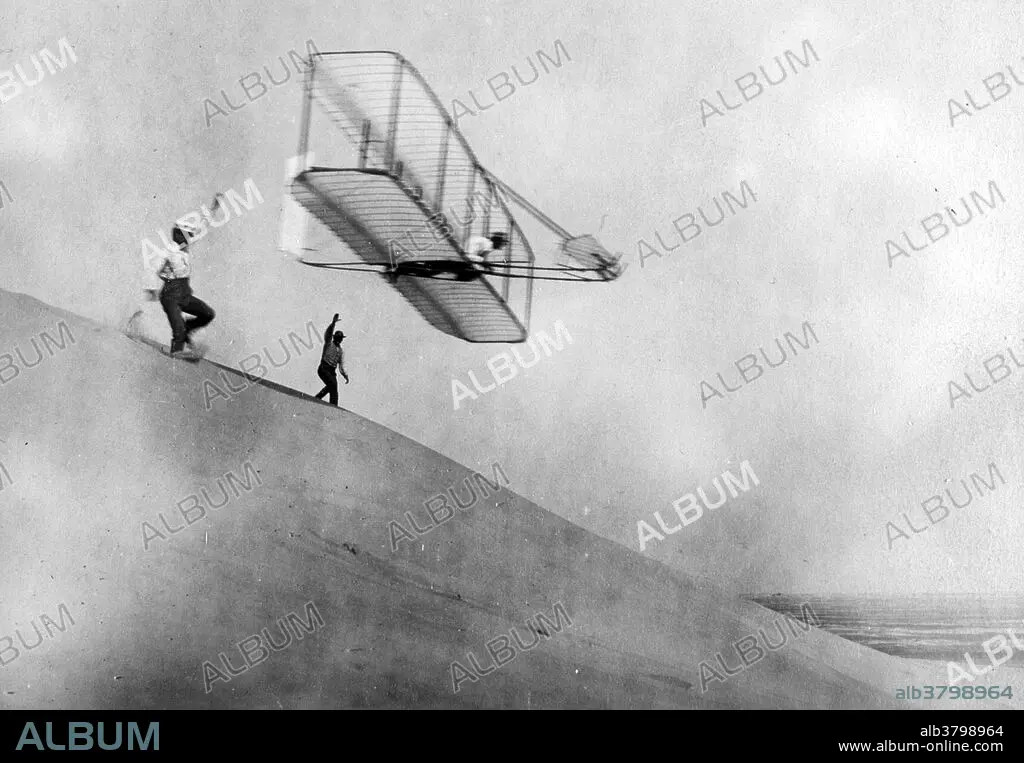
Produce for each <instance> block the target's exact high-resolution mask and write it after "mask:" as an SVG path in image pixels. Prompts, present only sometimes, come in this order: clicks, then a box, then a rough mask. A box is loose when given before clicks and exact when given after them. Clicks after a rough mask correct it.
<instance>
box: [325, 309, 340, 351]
mask: <svg viewBox="0 0 1024 763" xmlns="http://www.w3.org/2000/svg"><path fill="white" fill-rule="evenodd" d="M337 322H338V314H337V313H335V314H334V318H333V319H332V320H331V325H330V326H328V327H327V331H325V332H324V344H327V343H328V342H329V341H331V334H333V333H334V324H335V323H337Z"/></svg>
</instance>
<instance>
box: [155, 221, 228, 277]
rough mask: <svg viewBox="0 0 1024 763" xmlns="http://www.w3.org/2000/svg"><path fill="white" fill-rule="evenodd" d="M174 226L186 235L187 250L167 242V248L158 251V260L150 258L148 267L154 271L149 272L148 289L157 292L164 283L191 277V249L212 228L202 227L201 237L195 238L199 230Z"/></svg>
mask: <svg viewBox="0 0 1024 763" xmlns="http://www.w3.org/2000/svg"><path fill="white" fill-rule="evenodd" d="M174 225H175V226H177V227H178V228H181V230H182V232H183V233H184V234H185V235H186V237H187V238H188V240H189V245H188V247H187V248H181V247H178V246H176V245H175V244H174V243H173V241H170V240H168V241H167V242H166V243H168V246H167V247H165V248H164V249H161V250H159V251H160V255H161V256H160V258H156V257H154V258H152V260H151V262H150V265H151V266H153V265H155V268H156V269H155V270H150V271H149V273H150V277H149V279H148V280H149V281H150V288H152V289H157V290H159V289H160V288H162V287H163V284H164V282H166V281H171V280H174V279H176V278H190V277H191V276H192V247H193V246H195V244H196V242H198V241H200V240H201V239H203V238H205V237H206V236H208V235H209V234H210V230H211V228H212V226H210V225H204V226H203V228H205V232H203V234H202V236H199V237H198V238H196V235H197V234H198V233H199V232H200V230H199V229H196V228H194V227H193V226H191V225H189V224H188V223H187V222H183V221H175V223H174Z"/></svg>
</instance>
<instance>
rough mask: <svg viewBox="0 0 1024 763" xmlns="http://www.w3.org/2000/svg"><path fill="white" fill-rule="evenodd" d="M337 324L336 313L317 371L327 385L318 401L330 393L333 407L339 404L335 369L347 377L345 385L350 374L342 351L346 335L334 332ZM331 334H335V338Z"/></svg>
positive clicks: (326, 336) (327, 334) (329, 327)
mask: <svg viewBox="0 0 1024 763" xmlns="http://www.w3.org/2000/svg"><path fill="white" fill-rule="evenodd" d="M337 322H338V314H337V313H335V314H334V319H333V320H332V321H331V325H329V326H328V327H327V330H326V331H325V332H324V351H323V354H322V355H321V356H320V367H319V368H318V369H317V370H316V373H317V376H319V377H320V380H321V381H322V382H323V383H324V385H325V386H324V388H323V389H322V390H320V392H318V393H317V396H316V399H317V400H322V399H323V397H324V395H327V394H328V393H329V394H330V396H331V397H330V400H331V405H337V404H338V377H337V375H336V373H335V369H337V371H339V372H340V373H341V375H342V376H344V377H345V384H348V374H347V373H345V351H344V350H342V349H341V341H342V340H343V339H344V338H345V334H344V333H343V332H341V331H334V324H336V323H337ZM331 332H334V336H333V337H332V336H331ZM332 340H333V341H332Z"/></svg>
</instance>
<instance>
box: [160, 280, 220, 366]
mask: <svg viewBox="0 0 1024 763" xmlns="http://www.w3.org/2000/svg"><path fill="white" fill-rule="evenodd" d="M160 305H161V306H162V307H163V309H164V312H165V313H167V320H168V321H169V322H170V324H171V352H177V351H178V350H183V349H185V342H187V341H188V339H189V335H190V334H191V333H192V332H193V331H195V330H196V329H198V328H202V327H203V326H205V325H206V324H207V323H209V322H210V321H212V320H213V318H214V316H215V315H216V313H214V312H213V308H211V307H210V306H209V305H208V304H206V303H205V302H203V300H201V299H197V298H196V297H195V296H193V294H192V287H191V286H190V285H189V282H188V279H187V278H176V279H174V280H173V281H165V282H164V288H163V290H162V291H161V292H160ZM182 313H188V314H189V315H192V316H194V317H193V318H190V319H189V320H187V321H186V320H185V319H184V318H183V317H182V315H181V314H182Z"/></svg>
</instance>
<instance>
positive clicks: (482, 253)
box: [466, 236, 494, 262]
mask: <svg viewBox="0 0 1024 763" xmlns="http://www.w3.org/2000/svg"><path fill="white" fill-rule="evenodd" d="M493 251H494V243H493V242H492V241H491V240H490V239H489V238H486V237H485V236H473V237H472V238H471V239H470V240H469V243H468V244H467V245H466V256H467V257H468V258H469V259H471V260H473V262H485V261H486V258H487V255H488V254H490V253H491V252H493Z"/></svg>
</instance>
